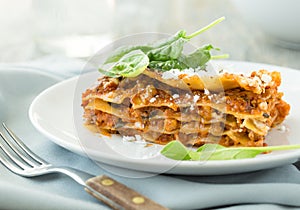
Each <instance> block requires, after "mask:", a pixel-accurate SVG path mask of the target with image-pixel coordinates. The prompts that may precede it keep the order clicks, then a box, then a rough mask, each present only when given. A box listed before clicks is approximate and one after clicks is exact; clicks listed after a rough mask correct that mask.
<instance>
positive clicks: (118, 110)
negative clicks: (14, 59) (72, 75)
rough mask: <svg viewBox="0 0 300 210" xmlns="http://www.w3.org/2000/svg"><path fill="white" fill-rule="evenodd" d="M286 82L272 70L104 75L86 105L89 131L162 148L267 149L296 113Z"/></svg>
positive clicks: (87, 93)
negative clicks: (283, 87) (286, 97)
mask: <svg viewBox="0 0 300 210" xmlns="http://www.w3.org/2000/svg"><path fill="white" fill-rule="evenodd" d="M280 83H281V77H280V73H279V72H268V71H266V70H259V71H257V72H253V73H252V74H251V75H249V76H246V75H243V74H233V73H223V74H220V75H215V76H203V75H197V74H190V73H189V72H185V71H178V72H172V71H169V72H159V71H155V70H153V69H146V70H145V71H144V72H143V73H142V74H140V75H138V76H136V77H132V78H125V77H117V78H113V77H108V76H101V77H100V78H99V79H98V80H97V84H96V86H95V87H93V88H90V89H87V90H86V91H85V92H84V93H83V94H82V106H83V108H84V119H85V124H86V126H87V127H88V128H90V129H92V130H93V131H96V132H99V133H101V134H106V135H110V134H120V135H122V136H123V137H124V138H126V139H128V138H129V139H130V138H136V137H139V138H142V139H143V140H145V141H147V142H150V143H157V144H167V143H168V142H170V141H172V140H179V141H181V142H182V143H183V144H184V145H186V146H201V145H203V144H205V143H217V144H220V145H223V146H226V147H231V146H252V147H256V146H265V142H264V140H265V137H266V135H267V134H268V132H269V130H270V129H271V128H272V127H274V126H276V125H278V124H280V123H281V122H282V121H283V120H284V119H285V117H286V116H287V115H288V113H289V110H290V106H289V105H288V104H287V103H286V102H285V101H283V100H282V96H283V93H281V92H278V87H279V85H280Z"/></svg>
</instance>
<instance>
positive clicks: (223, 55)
mask: <svg viewBox="0 0 300 210" xmlns="http://www.w3.org/2000/svg"><path fill="white" fill-rule="evenodd" d="M210 58H211V59H213V60H216V59H224V58H229V54H222V55H212V56H211V57H210Z"/></svg>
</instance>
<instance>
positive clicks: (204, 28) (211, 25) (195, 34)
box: [185, 17, 225, 39]
mask: <svg viewBox="0 0 300 210" xmlns="http://www.w3.org/2000/svg"><path fill="white" fill-rule="evenodd" d="M223 20H225V17H220V18H219V19H217V20H215V21H213V22H212V23H210V24H209V25H207V26H205V27H203V28H201V29H200V30H198V31H195V32H194V33H192V34H191V35H188V36H186V37H185V38H187V39H191V38H193V37H195V36H198V35H199V34H201V33H203V32H204V31H206V30H208V29H210V28H211V27H213V26H214V25H216V24H218V23H220V22H222V21H223Z"/></svg>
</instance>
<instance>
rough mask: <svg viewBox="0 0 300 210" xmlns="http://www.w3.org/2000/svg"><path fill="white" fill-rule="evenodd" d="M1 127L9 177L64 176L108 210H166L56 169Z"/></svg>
mask: <svg viewBox="0 0 300 210" xmlns="http://www.w3.org/2000/svg"><path fill="white" fill-rule="evenodd" d="M2 126H3V128H4V130H5V131H6V132H7V134H8V135H4V134H3V133H2V132H1V131H0V136H1V138H2V140H1V138H0V140H1V141H0V148H1V149H0V162H1V163H2V164H3V165H5V166H6V167H7V168H8V169H9V170H11V171H12V172H13V173H15V174H18V175H20V176H23V177H36V176H40V175H45V174H50V173H62V174H65V175H67V176H69V177H70V178H72V179H73V180H74V181H76V182H77V183H78V184H80V185H81V186H83V187H84V189H85V191H87V192H88V193H89V194H90V195H92V196H94V197H95V198H97V199H98V200H100V201H102V202H103V203H104V204H106V205H108V206H109V207H111V208H112V209H132V210H137V209H151V210H166V209H167V208H165V207H163V206H161V205H160V204H158V203H156V202H154V201H152V200H150V199H149V198H147V197H145V196H143V195H141V194H139V193H138V192H136V191H134V190H133V189H130V188H129V187H127V186H125V185H123V184H121V183H120V182H117V181H116V180H114V179H112V178H111V177H109V176H107V175H100V176H93V175H91V174H88V173H86V172H84V171H80V170H78V169H75V168H71V167H65V166H64V167H56V166H54V165H52V164H50V163H48V162H47V161H45V160H43V159H42V158H40V157H39V156H37V155H36V154H35V153H34V152H32V151H31V150H30V149H29V148H28V147H27V146H26V145H25V144H24V143H23V142H22V140H21V139H20V138H18V137H17V136H16V134H14V133H13V131H12V130H11V129H9V128H8V127H7V125H6V124H5V123H2Z"/></svg>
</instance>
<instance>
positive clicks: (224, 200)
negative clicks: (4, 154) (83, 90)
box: [0, 57, 300, 210]
mask: <svg viewBox="0 0 300 210" xmlns="http://www.w3.org/2000/svg"><path fill="white" fill-rule="evenodd" d="M84 63H85V62H84V61H81V60H74V59H67V58H56V57H49V58H44V59H42V60H37V61H34V62H32V63H27V64H22V66H26V68H31V67H32V68H36V69H41V71H47V72H49V73H50V74H53V75H59V76H60V77H63V78H66V77H69V76H71V75H75V74H78V73H80V71H81V69H82V67H83V65H84ZM19 68H20V67H19ZM39 85H41V84H39ZM23 88H24V87H23ZM31 88H36V86H35V83H34V81H32V87H31ZM15 97H21V96H18V95H16V96H15ZM34 97H35V96H34V95H32V96H30V97H25V98H24V101H23V104H22V106H24V107H25V108H24V111H25V110H27V109H28V107H29V104H30V103H31V101H32V99H33V98H34ZM16 106H17V105H16ZM6 107H8V110H7V113H6V115H5V117H7V118H9V117H10V116H14V119H13V120H10V126H11V127H12V128H13V129H15V130H16V129H17V130H18V133H17V134H18V135H19V136H22V139H23V140H24V141H25V140H26V141H25V142H26V144H28V145H29V146H30V148H32V149H33V151H35V152H36V153H38V154H39V155H41V156H42V157H43V158H44V159H45V160H47V161H48V162H50V163H53V164H54V165H67V166H71V167H74V168H78V169H81V170H84V171H87V172H89V173H91V174H95V175H100V174H107V175H109V176H111V177H113V178H115V179H116V180H118V181H120V182H122V183H124V184H126V185H128V186H130V187H131V188H133V189H135V190H137V191H138V192H140V193H142V194H144V195H145V196H148V197H149V198H151V199H153V200H155V201H156V202H158V203H160V204H162V205H164V206H166V207H169V208H171V209H180V210H181V209H205V208H210V209H212V208H215V209H228V210H229V209H230V210H240V209H243V210H244V209H253V208H257V209H272V210H273V209H275V210H276V209H300V199H299V195H300V172H299V171H298V170H297V168H296V167H295V166H294V165H285V166H282V167H278V168H274V169H268V170H262V171H256V172H249V173H244V174H233V175H223V176H179V175H153V174H152V175H149V176H148V177H147V178H128V177H126V175H125V174H126V173H127V172H128V170H126V169H118V170H117V169H116V170H117V171H118V174H117V173H111V171H116V170H106V169H107V167H106V166H105V165H102V166H104V167H99V164H96V163H95V162H94V161H92V160H90V159H88V158H86V157H82V156H79V155H77V154H74V153H72V152H70V151H68V150H66V149H64V148H62V147H60V146H58V145H56V144H54V143H52V142H51V141H50V140H49V139H47V138H46V137H44V136H42V135H41V134H40V133H38V132H37V131H36V129H35V128H34V127H33V126H32V125H31V123H30V121H29V119H28V117H27V113H25V114H23V115H16V114H14V113H15V110H16V109H15V108H16V107H14V106H13V105H12V106H6ZM3 116H4V115H3ZM3 116H1V115H0V120H4V121H5V120H7V119H6V118H5V117H3ZM2 118H4V119H2ZM100 166H101V165H100ZM110 167H111V166H110ZM111 168H114V167H111ZM123 172H124V173H123ZM136 173H138V172H136ZM141 177H142V176H141ZM0 209H73V210H74V209H86V210H89V209H90V210H92V209H109V208H108V207H106V206H105V205H103V204H101V203H100V202H98V201H97V200H96V199H94V198H93V197H91V196H89V195H88V194H87V193H86V192H85V191H84V190H83V189H82V187H81V186H79V185H77V184H76V183H74V182H73V181H72V180H70V179H69V178H68V177H65V176H63V175H59V174H53V175H47V176H41V177H37V178H31V179H28V178H23V177H20V176H17V175H14V174H12V173H11V172H10V171H8V170H7V169H6V168H5V167H4V166H2V165H1V164H0Z"/></svg>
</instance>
